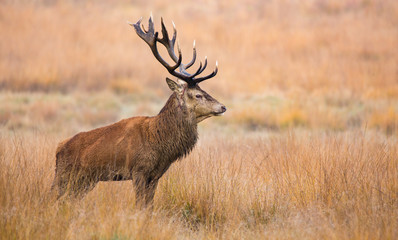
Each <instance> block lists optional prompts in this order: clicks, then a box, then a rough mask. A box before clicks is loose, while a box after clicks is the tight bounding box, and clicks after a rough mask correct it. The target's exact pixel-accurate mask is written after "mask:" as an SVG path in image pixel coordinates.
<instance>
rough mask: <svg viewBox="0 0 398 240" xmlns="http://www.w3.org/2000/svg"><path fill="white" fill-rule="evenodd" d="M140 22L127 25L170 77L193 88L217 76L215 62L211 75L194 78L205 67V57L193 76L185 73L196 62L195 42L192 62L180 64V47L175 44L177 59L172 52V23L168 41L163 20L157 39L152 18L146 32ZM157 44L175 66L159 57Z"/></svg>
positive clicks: (175, 36) (174, 37) (173, 42)
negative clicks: (147, 46) (170, 36)
mask: <svg viewBox="0 0 398 240" xmlns="http://www.w3.org/2000/svg"><path fill="white" fill-rule="evenodd" d="M141 21H142V18H141V19H140V20H138V22H137V23H135V24H134V23H129V24H130V25H131V26H133V27H134V29H135V31H136V33H137V34H138V36H139V37H140V38H142V39H143V40H144V41H145V42H146V43H147V44H148V45H149V47H150V48H151V50H152V53H153V55H154V56H155V58H156V59H157V60H158V61H159V62H160V63H161V64H162V65H163V66H164V67H165V68H166V69H167V71H169V73H170V74H171V75H173V76H175V77H178V78H179V79H181V80H184V81H185V82H187V83H188V85H190V86H195V85H196V84H198V83H200V82H202V81H204V80H206V79H209V78H212V77H214V76H215V75H216V74H217V71H218V63H217V62H216V68H215V70H214V71H213V72H212V73H211V74H209V75H207V76H204V77H199V78H195V77H196V76H198V75H199V74H201V73H202V72H203V71H204V70H205V68H206V67H207V57H206V58H205V62H204V65H203V66H202V62H200V64H199V68H198V70H196V72H195V73H194V74H189V73H188V72H187V71H186V70H187V69H188V68H190V67H191V66H192V65H193V64H194V63H195V60H196V47H195V41H194V44H193V56H192V60H191V61H190V62H189V63H187V64H182V54H181V49H180V46H179V45H178V43H177V49H178V57H177V56H176V54H175V52H174V46H175V42H176V39H177V30H176V28H175V25H174V23H173V30H174V32H173V37H172V39H170V38H169V34H168V32H167V30H166V27H165V25H164V23H163V18H162V19H161V23H162V38H159V37H158V35H159V33H158V32H155V29H154V27H153V21H152V16H151V17H150V18H149V21H148V31H146V30H145V29H144V26H142V28H141ZM157 42H159V43H161V44H162V45H163V46H165V48H166V49H167V52H168V54H169V56H170V58H171V59H172V60H173V61H174V63H175V65H173V66H171V65H170V64H168V63H167V62H166V61H165V60H164V59H163V58H162V57H161V56H160V54H159V52H158V49H157V45H156V43H157ZM177 68H179V72H177V71H176V69H177Z"/></svg>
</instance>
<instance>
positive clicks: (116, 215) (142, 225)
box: [0, 131, 398, 239]
mask: <svg viewBox="0 0 398 240" xmlns="http://www.w3.org/2000/svg"><path fill="white" fill-rule="evenodd" d="M56 139H57V137H55V136H53V137H51V136H43V135H42V134H37V133H36V134H33V135H30V136H26V135H25V136H22V135H19V134H17V133H15V134H14V135H9V136H7V138H4V137H2V139H1V144H0V148H1V151H0V165H1V168H0V169H1V172H0V186H1V187H0V189H1V194H0V202H1V205H0V207H1V211H0V212H1V218H0V236H1V238H2V239H10V238H12V239H27V238H29V239H47V238H59V237H61V238H68V239H88V238H94V239H130V238H134V239H175V238H194V239H208V238H228V239H231V238H238V239H240V238H244V239H257V238H258V237H261V238H264V237H266V238H283V239H297V238H300V239H303V238H310V239H319V238H328V239H394V238H395V237H396V236H397V234H398V233H397V229H398V221H397V219H398V211H397V210H398V202H397V199H398V196H397V189H398V148H397V146H398V145H397V142H396V140H391V139H387V138H386V137H385V136H383V135H381V134H378V133H375V132H365V131H359V132H346V133H341V134H337V135H336V134H328V133H309V132H304V133H303V132H300V131H291V132H286V133H284V134H277V135H270V136H268V137H262V138H258V137H250V136H246V137H243V136H235V137H231V138H230V139H229V140H225V139H224V138H219V137H216V136H209V135H208V137H204V138H203V139H202V141H201V142H200V143H199V146H198V147H197V148H196V150H194V152H193V153H192V154H191V155H190V156H188V157H187V158H186V159H184V160H182V161H179V162H177V163H176V164H174V165H173V166H172V168H171V169H170V171H168V172H167V174H166V176H165V177H164V178H162V180H161V181H160V184H159V187H158V190H157V192H156V197H155V203H154V211H153V212H150V211H140V210H138V209H136V208H135V204H134V199H135V196H134V193H133V185H132V184H131V183H130V182H121V183H115V182H114V183H101V184H99V186H97V187H96V188H95V189H94V190H93V191H92V192H90V193H89V194H88V195H87V196H86V197H85V198H84V199H83V200H81V201H75V202H74V201H71V202H70V201H66V202H56V201H55V199H54V195H52V194H51V192H50V185H51V181H52V178H53V170H54V148H55V145H56V144H55V142H56V141H54V140H56Z"/></svg>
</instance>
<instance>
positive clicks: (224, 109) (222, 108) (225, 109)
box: [221, 105, 227, 113]
mask: <svg viewBox="0 0 398 240" xmlns="http://www.w3.org/2000/svg"><path fill="white" fill-rule="evenodd" d="M225 111H227V108H226V107H225V106H224V105H223V106H221V112H223V113H224V112H225Z"/></svg>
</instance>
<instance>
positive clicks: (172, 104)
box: [155, 93, 198, 160]
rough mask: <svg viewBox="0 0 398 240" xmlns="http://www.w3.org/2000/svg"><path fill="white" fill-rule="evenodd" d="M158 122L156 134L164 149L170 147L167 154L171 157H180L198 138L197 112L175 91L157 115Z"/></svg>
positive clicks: (186, 152)
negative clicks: (190, 109)
mask: <svg viewBox="0 0 398 240" xmlns="http://www.w3.org/2000/svg"><path fill="white" fill-rule="evenodd" d="M156 122H157V124H156V127H155V128H156V130H155V131H156V132H155V134H156V135H157V138H158V139H159V141H161V142H162V144H163V149H168V151H169V152H168V154H166V155H169V158H171V159H172V160H175V159H178V158H180V157H183V156H184V155H186V154H188V153H189V152H190V151H191V150H192V148H193V147H194V145H195V143H196V141H197V138H198V131H197V122H196V118H195V114H194V113H193V112H191V111H189V109H187V107H186V106H185V104H182V102H181V99H178V97H177V95H176V94H175V93H174V94H172V95H171V96H170V98H169V100H168V101H167V102H166V104H165V106H164V107H163V108H162V110H161V111H160V112H159V114H158V115H157V116H156ZM165 145H167V146H165ZM162 151H163V150H162ZM173 158H175V159H173Z"/></svg>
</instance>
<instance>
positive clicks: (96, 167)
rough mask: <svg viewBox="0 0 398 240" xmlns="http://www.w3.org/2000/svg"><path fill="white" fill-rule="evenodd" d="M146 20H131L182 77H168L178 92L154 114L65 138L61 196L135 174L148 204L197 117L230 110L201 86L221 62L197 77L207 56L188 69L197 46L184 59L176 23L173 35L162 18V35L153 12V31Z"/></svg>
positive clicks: (58, 181)
mask: <svg viewBox="0 0 398 240" xmlns="http://www.w3.org/2000/svg"><path fill="white" fill-rule="evenodd" d="M141 20H142V19H140V20H139V21H138V22H137V23H135V24H132V23H130V25H132V26H133V27H134V29H135V31H136V33H137V34H138V36H139V37H140V38H142V39H143V40H144V41H145V42H146V43H147V44H148V45H149V47H150V49H151V50H152V53H153V55H154V56H155V58H156V59H157V60H158V61H159V62H160V63H161V64H162V65H163V66H164V67H165V68H166V69H167V71H168V72H169V73H170V74H171V75H173V76H175V77H177V78H178V79H177V80H176V81H173V80H171V79H169V78H166V82H167V84H168V86H169V88H170V89H171V90H172V91H173V94H172V95H171V96H170V98H169V99H168V101H167V102H166V104H165V106H164V107H163V108H162V110H161V111H160V112H159V114H158V115H156V116H154V117H132V118H128V119H124V120H121V121H119V122H117V123H114V124H112V125H109V126H105V127H101V128H97V129H94V130H91V131H89V132H81V133H78V134H76V135H75V136H74V137H72V138H69V139H67V140H65V141H63V142H61V143H60V144H59V145H58V148H57V152H56V170H55V179H54V183H53V187H54V188H58V198H59V197H61V196H63V195H64V194H65V193H68V195H71V196H75V197H76V196H80V197H81V196H84V194H86V193H87V192H88V191H90V190H92V189H93V188H94V186H95V185H96V184H97V183H98V182H99V181H121V180H133V183H134V186H135V191H136V199H137V203H140V204H143V205H144V206H147V205H148V204H150V203H152V201H153V197H154V194H155V189H156V185H157V183H158V180H159V179H160V178H161V177H162V175H163V174H164V173H165V172H166V171H167V169H168V168H169V167H170V165H171V164H172V163H173V162H174V161H176V160H177V159H180V158H182V157H184V156H185V155H187V154H188V153H189V152H190V151H191V150H192V148H193V147H194V146H195V143H196V141H197V138H198V131H197V125H198V123H199V122H201V121H203V120H204V119H206V118H208V117H211V116H217V115H222V114H223V113H224V112H225V111H226V108H225V106H224V105H223V104H221V103H219V102H218V101H217V100H216V99H214V98H213V97H211V96H210V95H209V94H207V93H206V92H205V91H203V90H202V89H201V88H200V87H199V86H198V84H199V83H200V82H202V81H204V80H206V79H209V78H212V77H214V76H215V75H216V74H217V70H218V68H217V65H216V68H215V70H214V71H213V72H212V73H211V74H209V75H207V76H204V77H198V75H199V74H200V73H202V72H203V70H204V69H205V68H206V66H207V59H205V62H204V64H203V65H202V63H200V65H199V68H198V69H197V70H196V72H194V73H193V74H189V73H188V72H187V71H186V70H187V69H188V68H189V67H191V66H192V65H193V64H194V62H195V59H196V49H195V46H194V48H193V58H192V60H191V61H190V62H189V63H187V64H182V55H181V50H180V48H179V46H177V48H178V57H177V55H176V54H175V52H174V45H175V41H176V36H177V31H176V29H175V27H174V34H173V37H172V39H169V35H168V33H167V30H166V27H165V25H164V23H163V19H162V21H161V25H162V38H160V37H159V36H158V32H155V31H154V26H153V21H152V17H151V18H149V27H148V31H146V30H145V29H144V28H143V26H142V28H141ZM173 26H174V24H173ZM158 42H159V43H161V44H162V45H163V46H164V47H165V48H166V49H167V52H168V55H169V56H170V58H171V60H173V61H174V64H173V65H170V64H169V63H167V62H166V61H165V60H164V59H163V58H162V57H161V56H160V55H159V52H158V49H157V43H158ZM177 45H178V44H177ZM177 69H178V71H176V70H177Z"/></svg>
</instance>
